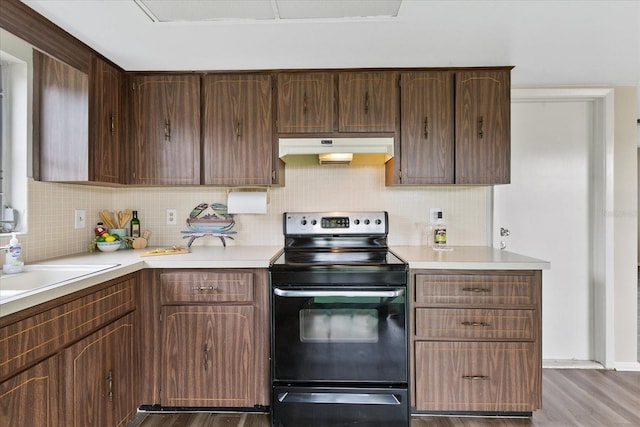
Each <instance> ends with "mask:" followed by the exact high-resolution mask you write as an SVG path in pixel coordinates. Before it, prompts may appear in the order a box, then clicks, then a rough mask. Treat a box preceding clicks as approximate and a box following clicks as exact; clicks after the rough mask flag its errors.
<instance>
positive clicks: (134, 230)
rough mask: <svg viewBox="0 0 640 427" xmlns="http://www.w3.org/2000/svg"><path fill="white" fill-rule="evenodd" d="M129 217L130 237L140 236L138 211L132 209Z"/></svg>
mask: <svg viewBox="0 0 640 427" xmlns="http://www.w3.org/2000/svg"><path fill="white" fill-rule="evenodd" d="M132 213H133V218H131V237H140V220H139V219H138V211H133V212H132Z"/></svg>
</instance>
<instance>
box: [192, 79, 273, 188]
mask: <svg viewBox="0 0 640 427" xmlns="http://www.w3.org/2000/svg"><path fill="white" fill-rule="evenodd" d="M272 99H273V98H272V85H271V76H269V75H267V74H247V75H213V76H206V77H205V80H204V126H203V129H204V162H203V163H204V164H203V168H204V171H203V176H204V183H205V184H224V185H268V184H271V176H272V175H271V171H272V170H273V167H272V158H273V157H272V156H273V131H272V129H273V108H272V107H273V106H272Z"/></svg>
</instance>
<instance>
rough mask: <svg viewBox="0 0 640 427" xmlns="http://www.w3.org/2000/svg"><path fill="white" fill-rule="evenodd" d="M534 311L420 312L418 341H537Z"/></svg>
mask: <svg viewBox="0 0 640 427" xmlns="http://www.w3.org/2000/svg"><path fill="white" fill-rule="evenodd" d="M534 314H535V312H534V311H533V310H492V309H455V308H418V309H416V332H415V335H416V337H417V339H440V338H453V339H464V338H470V339H516V340H533V339H534V338H535V328H534V325H535V323H534V322H535V320H534V319H535V315H534Z"/></svg>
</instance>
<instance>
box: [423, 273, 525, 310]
mask: <svg viewBox="0 0 640 427" xmlns="http://www.w3.org/2000/svg"><path fill="white" fill-rule="evenodd" d="M415 277H416V289H415V301H416V302H417V303H425V304H474V305H505V304H506V305H533V304H535V303H536V302H537V296H536V295H537V293H536V292H535V286H534V276H533V275H515V274H514V275H505V276H496V275H482V274H469V275H455V274H418V275H416V276H415Z"/></svg>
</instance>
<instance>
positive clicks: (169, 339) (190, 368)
mask: <svg viewBox="0 0 640 427" xmlns="http://www.w3.org/2000/svg"><path fill="white" fill-rule="evenodd" d="M253 310H254V309H253V307H251V306H167V307H164V313H165V314H164V327H165V333H164V348H163V354H164V381H163V383H164V387H163V396H162V404H163V405H164V406H209V407H218V406H219V407H224V406H228V407H251V406H253V405H254V404H255V403H256V402H255V398H254V393H255V390H254V389H255V381H256V378H255V372H254V371H255V369H254V366H255V363H254V355H253V348H254V337H253Z"/></svg>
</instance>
